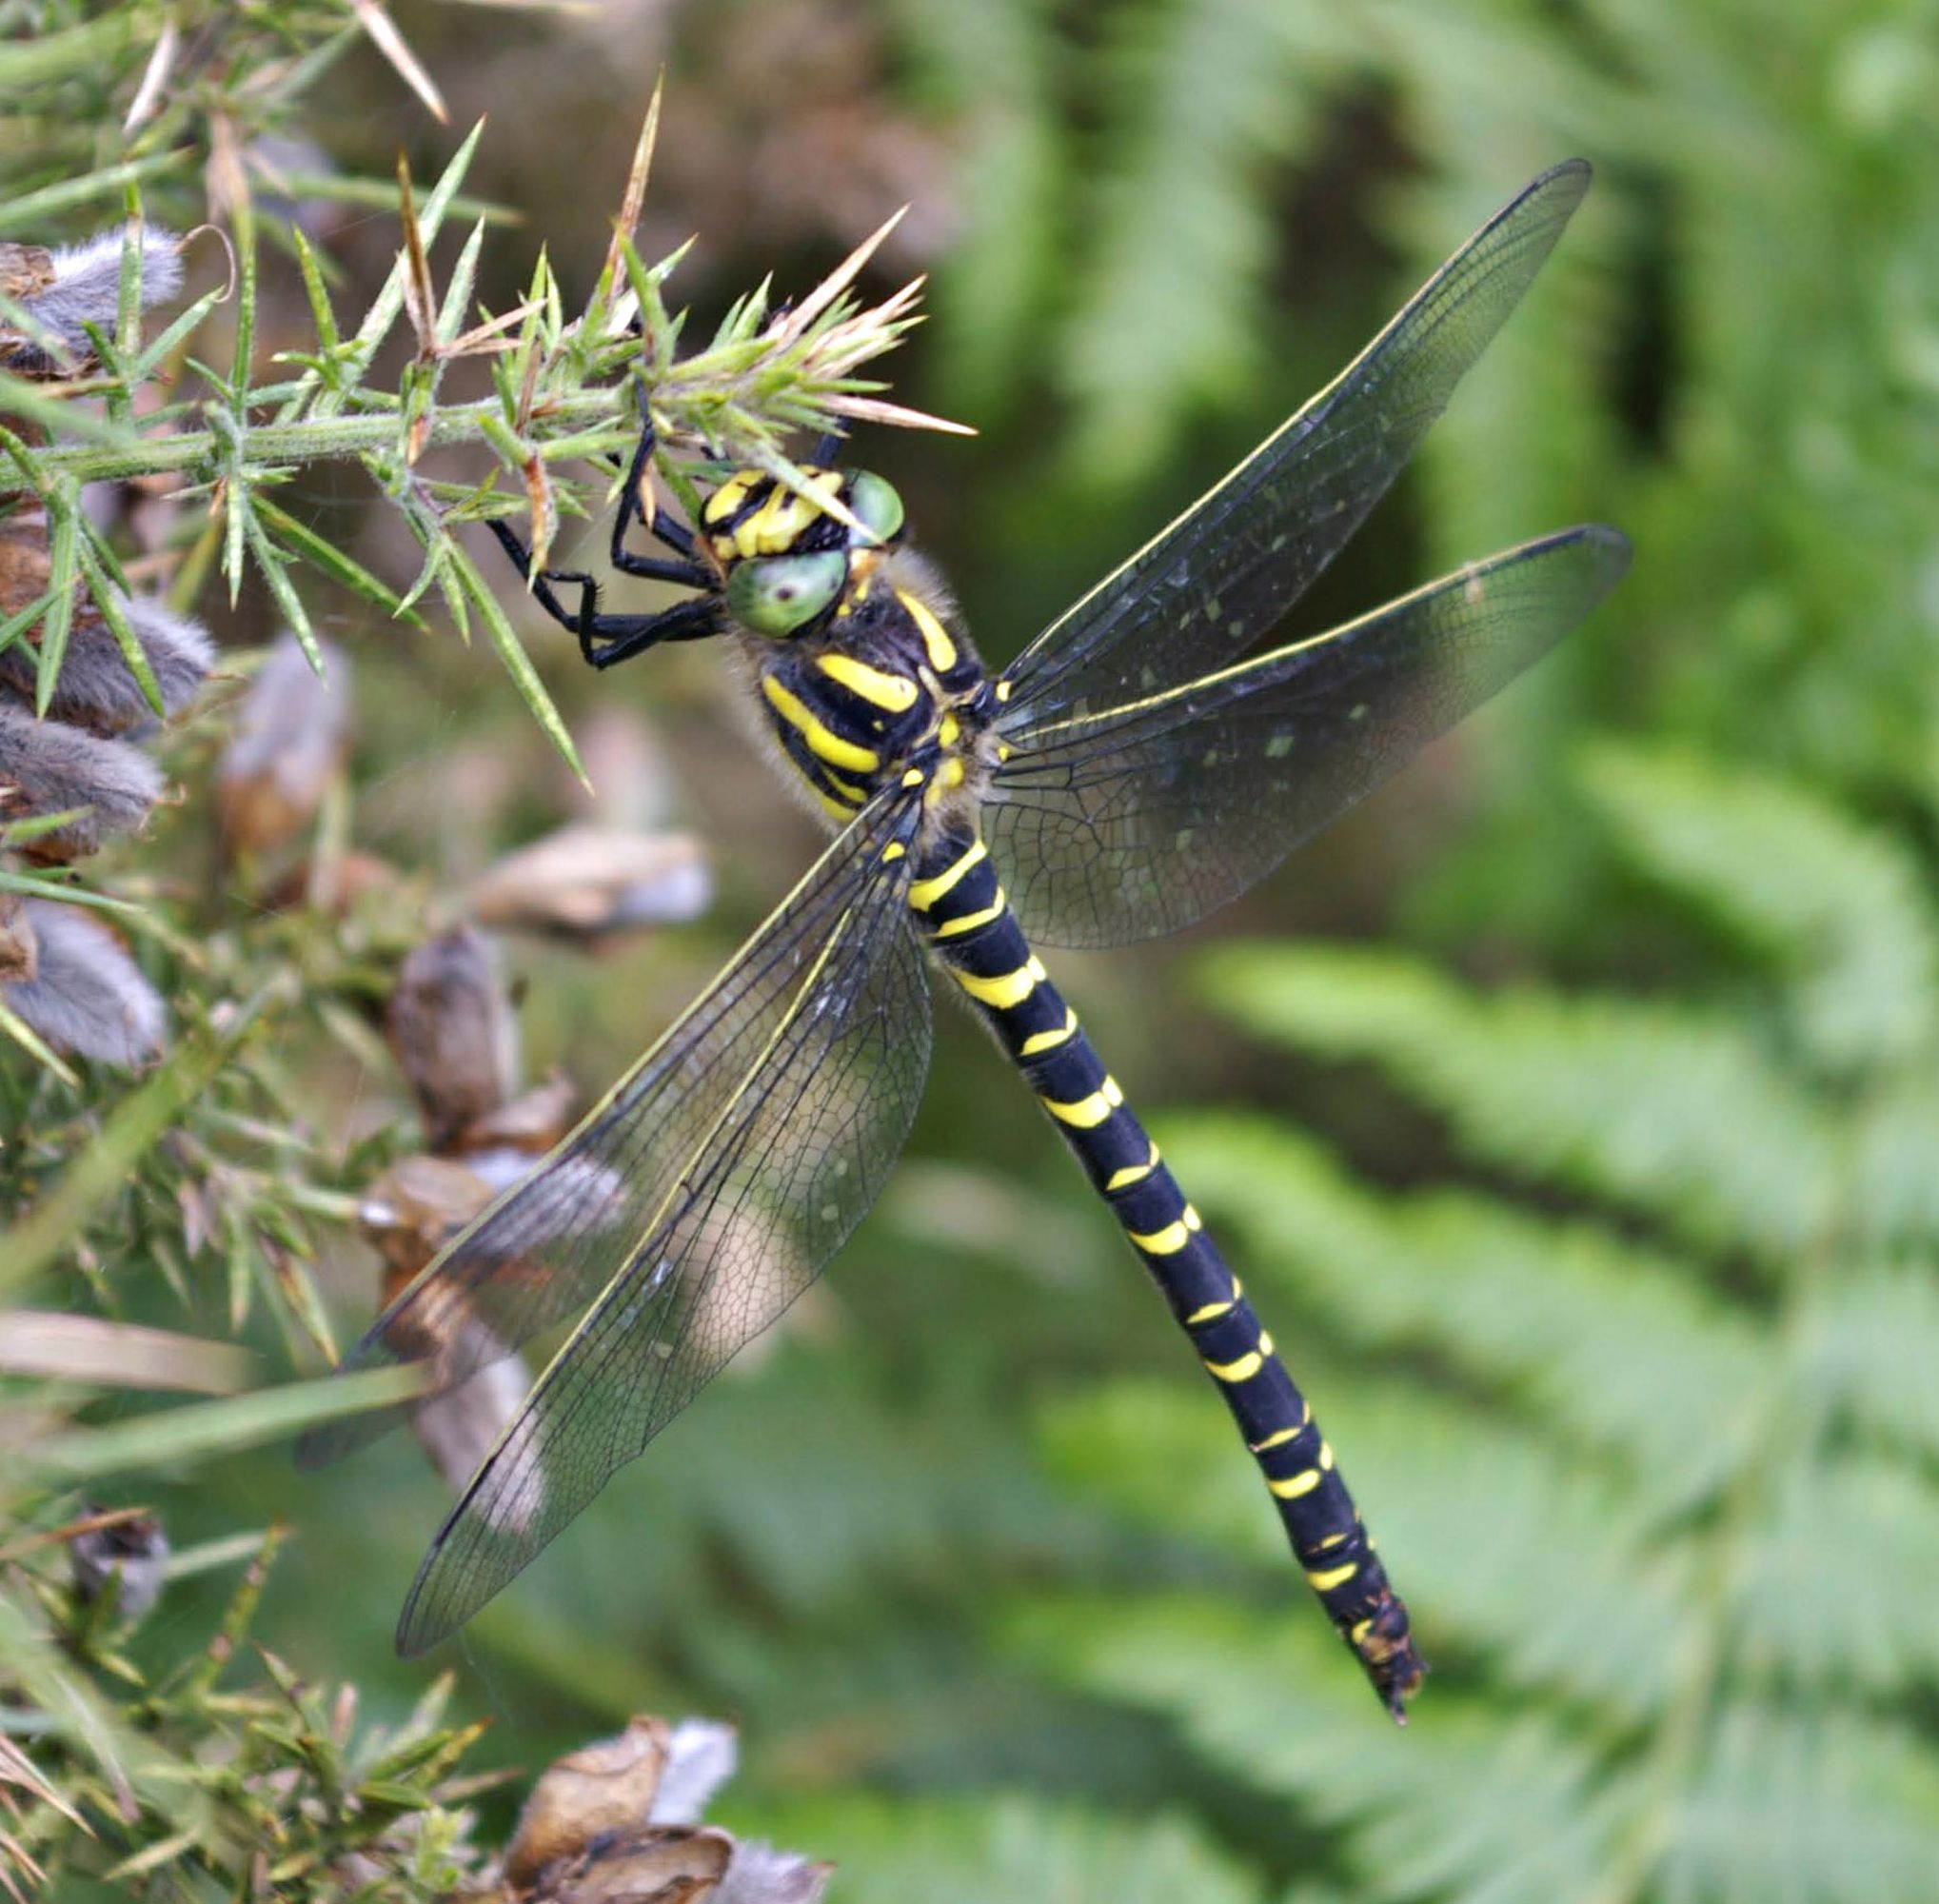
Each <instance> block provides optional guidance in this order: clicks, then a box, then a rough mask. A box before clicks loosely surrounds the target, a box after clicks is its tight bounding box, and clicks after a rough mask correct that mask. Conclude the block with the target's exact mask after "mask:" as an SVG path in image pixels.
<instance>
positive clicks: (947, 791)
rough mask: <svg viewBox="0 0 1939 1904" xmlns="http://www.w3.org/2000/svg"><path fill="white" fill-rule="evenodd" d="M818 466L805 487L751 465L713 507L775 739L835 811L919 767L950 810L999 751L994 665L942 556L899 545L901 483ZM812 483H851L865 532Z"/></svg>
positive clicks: (705, 515)
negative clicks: (974, 636) (952, 589)
mask: <svg viewBox="0 0 1939 1904" xmlns="http://www.w3.org/2000/svg"><path fill="white" fill-rule="evenodd" d="M806 475H807V479H808V480H807V488H808V490H809V492H810V494H809V495H806V496H804V495H802V494H801V492H800V491H797V490H791V489H788V488H786V487H784V486H782V485H781V484H779V483H777V482H776V481H775V480H774V479H773V478H772V477H770V476H768V475H766V474H764V473H763V472H762V471H760V470H754V469H743V470H741V471H739V472H738V473H736V474H735V475H733V476H730V477H729V478H728V479H727V481H726V482H724V483H722V485H721V486H720V487H719V488H718V489H716V490H715V491H714V492H713V494H712V495H711V496H709V497H708V499H707V502H706V505H705V507H704V508H703V509H702V535H703V537H704V541H705V546H706V549H707V552H708V553H709V554H710V555H711V556H712V557H713V558H714V560H715V562H716V563H717V564H718V565H719V566H720V569H721V576H722V580H721V594H722V602H723V604H724V605H725V607H726V610H727V612H728V614H729V615H730V616H731V617H732V620H733V622H734V624H735V625H737V626H738V628H739V629H740V631H741V632H742V635H743V637H744V638H745V639H744V645H745V647H746V648H747V650H748V652H749V654H750V656H751V658H752V660H753V663H754V665H755V669H756V674H757V678H758V681H759V684H760V691H761V697H762V704H763V706H764V707H765V709H766V712H767V715H768V718H769V721H770V723H771V724H772V726H773V730H774V735H775V738H776V740H777V741H778V742H779V743H780V745H781V749H782V754H783V755H784V756H785V758H786V759H787V761H788V763H789V764H790V765H791V766H792V767H793V768H794V769H795V771H796V772H797V773H799V774H800V776H801V779H802V780H803V781H805V782H806V783H807V786H808V789H809V791H810V792H811V793H812V794H813V796H814V797H815V800H816V801H817V802H818V803H819V804H820V805H821V808H822V810H823V811H824V812H825V813H826V814H827V815H828V816H829V818H830V819H832V820H834V821H836V822H838V823H846V822H848V821H850V820H852V819H854V817H855V816H856V815H857V814H858V813H859V812H861V809H862V808H863V807H864V806H866V805H867V804H868V803H869V802H870V801H871V800H872V799H873V798H874V797H875V796H876V795H877V794H878V793H880V791H882V789H884V788H885V787H892V786H896V785H899V784H902V783H904V780H905V777H906V776H909V775H912V774H920V776H921V781H920V783H921V785H922V786H923V789H924V799H925V803H926V805H927V808H928V810H929V812H930V813H931V814H932V815H934V816H936V819H935V822H934V823H935V824H936V825H939V826H940V825H942V824H945V823H950V822H951V821H953V820H954V819H956V818H957V817H959V816H960V814H961V812H962V811H963V810H964V809H966V808H970V807H973V806H974V805H975V804H976V803H978V801H979V798H980V795H981V792H982V789H983V786H984V784H985V783H986V782H987V779H988V773H989V769H990V768H992V767H993V766H994V765H995V764H997V747H996V743H995V740H994V737H993V736H992V734H991V732H990V724H991V720H992V718H993V716H994V715H995V713H996V710H997V702H996V699H995V695H994V692H993V690H992V688H991V685H990V683H989V680H988V678H987V676H986V675H985V674H984V672H983V665H982V663H981V662H980V661H979V659H978V656H977V652H976V649H975V648H974V647H973V646H972V645H971V644H970V641H969V638H968V637H967V636H966V635H965V634H964V633H963V632H962V629H961V627H960V625H959V624H958V621H957V615H956V608H955V605H954V604H953V603H952V602H951V600H950V597H949V593H948V590H947V589H946V588H945V587H944V586H943V585H942V584H941V582H940V579H939V578H938V577H937V575H936V573H935V572H934V570H932V569H931V568H930V566H929V565H928V564H927V563H925V562H923V561H922V560H921V559H920V557H918V556H916V555H914V554H911V553H910V552H908V551H907V550H905V549H903V548H900V546H898V544H899V543H900V537H901V533H902V527H903V515H902V504H901V498H900V496H898V495H897V493H896V491H895V490H894V489H893V488H892V487H890V486H889V485H888V484H887V483H885V482H883V481H882V479H881V478H880V476H876V475H873V474H871V473H870V472H868V471H866V470H857V471H851V472H849V473H847V474H845V475H844V474H841V473H839V472H837V471H835V470H832V469H815V468H810V469H809V470H808V471H807V472H806ZM811 496H813V497H826V496H840V497H841V501H842V502H844V503H845V504H847V506H848V507H849V508H850V510H851V511H852V512H853V513H854V514H855V515H856V516H857V517H858V518H859V519H860V520H861V522H862V523H863V525H864V526H866V528H867V529H868V531H869V533H868V534H867V535H862V534H861V533H859V532H858V531H857V530H856V529H855V528H854V527H853V526H850V525H848V524H845V523H841V522H839V521H837V520H836V518H835V517H834V516H832V515H830V514H829V513H828V512H827V511H826V510H824V509H822V508H820V507H818V506H816V504H815V502H813V501H812V500H810V497H811ZM909 784H911V785H913V784H916V783H915V782H913V781H912V782H909Z"/></svg>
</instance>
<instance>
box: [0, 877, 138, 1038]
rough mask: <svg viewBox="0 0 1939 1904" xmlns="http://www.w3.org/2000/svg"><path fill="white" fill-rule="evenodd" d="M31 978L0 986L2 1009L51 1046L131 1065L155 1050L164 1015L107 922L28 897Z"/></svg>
mask: <svg viewBox="0 0 1939 1904" xmlns="http://www.w3.org/2000/svg"><path fill="white" fill-rule="evenodd" d="M22 910H23V912H24V914H25V917H26V922H27V924H28V925H29V926H30V928H31V930H32V935H33V945H34V954H35V970H34V976H33V977H32V978H30V979H26V980H21V981H17V982H13V983H10V984H4V985H0V997H4V998H5V1000H6V1002H7V1005H8V1007H9V1009H10V1010H11V1011H12V1012H13V1013H14V1014H15V1015H16V1016H17V1017H19V1018H21V1019H23V1020H24V1021H26V1022H27V1023H28V1024H30V1025H31V1026H32V1027H33V1029H34V1030H35V1031H37V1032H39V1033H40V1035H41V1037H42V1038H44V1039H46V1041H48V1043H49V1044H50V1045H52V1046H53V1048H54V1049H55V1050H56V1051H65V1052H71V1053H73V1054H74V1055H75V1056H76V1057H80V1058H92V1059H95V1060H98V1061H100V1062H102V1063H104V1064H117V1065H120V1066H121V1067H122V1068H123V1069H124V1070H131V1069H133V1068H134V1067H135V1066H136V1065H138V1064H142V1063H144V1062H146V1061H148V1059H150V1058H152V1057H154V1056H155V1054H156V1053H157V1052H158V1051H160V1050H161V1048H162V1038H163V1034H164V1032H165V1031H166V1029H167V1017H168V1015H167V1013H166V1011H165V1010H164V1008H163V1005H162V1000H161V996H160V994H159V993H157V992H156V990H155V988H154V987H153V986H152V985H151V984H149V983H148V980H147V979H145V978H144V977H143V976H142V972H141V968H140V967H139V966H138V965H137V964H136V963H135V962H134V961H133V960H132V959H130V958H129V955H128V949H127V947H126V946H124V945H123V944H122V942H121V941H120V940H119V939H118V938H116V937H115V935H114V934H113V933H112V932H110V931H109V929H108V927H107V926H105V925H103V924H102V923H100V922H99V921H98V920H95V919H93V918H92V917H90V916H89V913H88V912H87V911H86V910H85V909H84V908H82V907H80V906H78V905H60V904H57V903H55V902H53V901H50V900H42V899H35V900H29V901H28V902H27V903H26V905H25V906H24V907H23V908H22Z"/></svg>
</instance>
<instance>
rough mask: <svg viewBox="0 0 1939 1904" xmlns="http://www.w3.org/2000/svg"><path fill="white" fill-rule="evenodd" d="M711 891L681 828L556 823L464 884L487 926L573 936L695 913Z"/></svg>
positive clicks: (595, 937)
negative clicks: (623, 829) (625, 829)
mask: <svg viewBox="0 0 1939 1904" xmlns="http://www.w3.org/2000/svg"><path fill="white" fill-rule="evenodd" d="M712 896H713V883H712V880H711V878H710V876H709V874H708V871H707V862H706V857H705V854H704V853H703V852H702V848H701V843H700V842H699V841H698V840H696V839H694V838H693V836H692V835H691V834H686V833H622V832H614V831H608V830H607V829H606V828H604V827H602V826H586V825H581V824H574V825H569V826H562V827H561V828H560V829H559V830H558V831H557V832H556V833H548V834H547V835H546V836H545V837H544V839H543V840H535V841H534V842H533V843H531V844H530V845H529V846H522V847H520V848H519V850H518V851H517V852H515V853H509V854H507V855H506V856H505V858H504V859H503V860H501V861H499V862H498V863H497V864H496V865H494V866H492V867H491V868H490V869H489V870H488V871H487V872H486V873H485V875H484V876H483V878H481V879H480V880H478V881H477V883H475V884H474V885H473V886H472V888H471V892H470V901H471V907H472V910H473V911H474V912H476V913H477V915H478V917H479V918H480V919H482V920H483V921H484V922H485V923H486V924H487V925H496V926H502V927H505V928H510V929H520V930H524V931H527V932H543V933H545V934H547V935H548V936H551V937H555V938H562V939H570V940H573V941H576V942H580V943H596V942H600V941H602V940H603V939H606V938H609V937H611V936H612V935H614V934H618V933H622V932H629V931H637V930H639V929H641V928H642V927H644V926H651V925H666V924H672V923H676V922H680V921H683V920H688V919H693V918H697V917H698V916H699V915H700V914H701V913H702V912H703V911H705V910H706V906H707V902H708V900H709V899H710V898H712Z"/></svg>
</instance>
